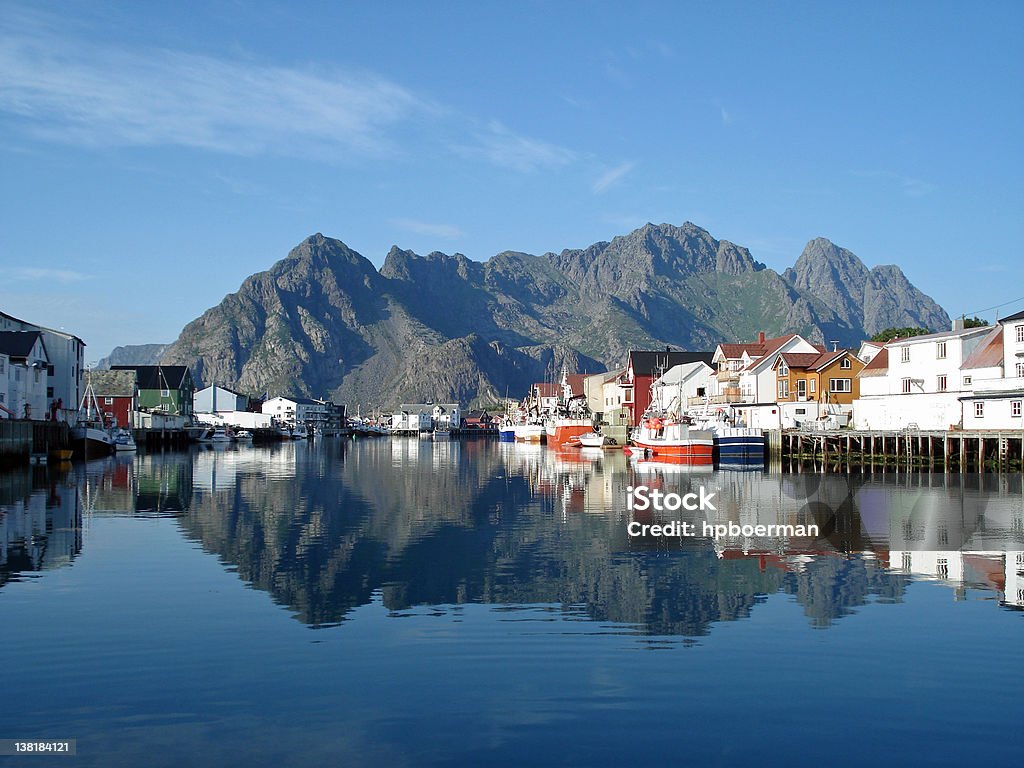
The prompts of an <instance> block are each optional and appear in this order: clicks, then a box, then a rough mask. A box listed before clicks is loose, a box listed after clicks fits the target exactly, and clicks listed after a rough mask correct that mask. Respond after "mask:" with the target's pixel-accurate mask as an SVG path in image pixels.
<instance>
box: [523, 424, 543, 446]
mask: <svg viewBox="0 0 1024 768" xmlns="http://www.w3.org/2000/svg"><path fill="white" fill-rule="evenodd" d="M515 436H516V442H517V443H542V442H544V440H545V438H546V437H547V435H546V434H545V432H544V425H543V424H517V425H516V427H515Z"/></svg>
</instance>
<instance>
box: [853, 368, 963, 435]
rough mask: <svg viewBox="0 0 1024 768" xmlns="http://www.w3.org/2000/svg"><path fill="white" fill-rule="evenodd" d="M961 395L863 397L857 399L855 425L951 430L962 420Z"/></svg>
mask: <svg viewBox="0 0 1024 768" xmlns="http://www.w3.org/2000/svg"><path fill="white" fill-rule="evenodd" d="M863 381H864V380H863V379H862V380H861V385H862V386H863ZM959 397H960V393H959V392H945V393H941V394H940V393H932V394H910V395H892V396H888V397H879V398H863V397H862V398H860V399H858V400H854V401H853V426H854V427H855V428H856V429H894V430H896V429H904V428H906V427H908V426H910V425H912V424H916V425H917V427H918V428H919V429H929V430H930V429H937V430H944V429H949V428H950V427H951V426H955V425H958V424H959V423H960V418H961V408H960V400H959Z"/></svg>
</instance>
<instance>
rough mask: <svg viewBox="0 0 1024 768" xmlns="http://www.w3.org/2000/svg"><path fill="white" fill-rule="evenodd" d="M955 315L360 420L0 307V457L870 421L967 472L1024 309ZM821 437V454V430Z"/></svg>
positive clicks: (1022, 353)
mask: <svg viewBox="0 0 1024 768" xmlns="http://www.w3.org/2000/svg"><path fill="white" fill-rule="evenodd" d="M968 325H969V324H965V322H964V321H963V320H962V319H958V320H955V321H954V322H953V323H952V327H951V328H950V329H949V330H944V331H940V332H936V333H926V334H923V335H916V336H907V337H905V338H899V337H897V338H893V339H891V340H889V341H884V342H883V341H877V342H876V341H864V342H863V343H861V344H860V346H859V348H857V349H841V348H838V347H837V346H836V345H833V346H832V348H829V347H827V346H824V345H821V344H815V343H813V342H811V341H809V340H808V339H805V338H804V337H802V336H801V335H799V334H796V333H789V334H784V335H781V336H777V337H774V338H767V337H766V335H765V334H764V333H759V334H757V337H756V338H753V339H750V340H748V341H723V342H722V343H719V344H718V345H717V346H716V347H715V349H713V350H709V351H701V352H691V351H677V350H673V349H671V348H665V349H659V350H633V351H630V352H629V353H628V354H627V355H626V358H625V359H624V360H623V361H622V366H621V367H620V368H618V369H616V370H612V371H606V372H600V373H592V374H587V373H569V372H567V371H562V372H560V374H557V375H553V376H552V377H551V380H550V381H547V382H537V383H535V384H534V385H533V386H532V387H531V388H530V391H529V392H528V394H527V395H526V397H525V398H524V399H523V400H522V401H520V402H511V401H510V402H507V403H505V404H504V406H503V408H498V409H492V410H490V411H483V410H477V411H466V412H463V410H462V407H461V405H460V404H458V403H432V402H427V403H406V404H402V405H399V406H398V407H397V408H394V409H389V410H388V411H375V412H374V413H372V414H368V415H366V416H364V415H363V414H361V413H358V412H357V413H356V414H352V413H349V412H348V409H347V408H346V406H345V405H344V404H341V403H335V402H331V401H330V400H326V399H313V398H305V397H297V396H293V395H290V394H275V395H273V396H270V394H269V393H266V394H265V395H264V397H263V398H254V397H251V396H249V395H246V394H243V393H240V392H236V391H234V390H233V389H231V388H230V387H227V386H221V385H218V384H215V383H211V384H210V385H209V386H206V387H204V388H201V389H198V390H197V389H196V386H195V383H194V381H193V378H192V374H191V372H190V370H189V369H188V368H187V367H185V366H176V365H115V366H112V368H111V370H86V366H85V358H84V351H85V343H84V342H83V341H82V339H80V338H79V337H77V336H75V335H74V334H73V333H70V332H68V331H65V330H54V329H52V328H47V327H44V326H40V325H35V324H33V323H30V322H27V321H24V320H20V319H18V318H15V317H12V316H10V315H6V314H3V313H0V460H3V461H5V462H11V461H19V460H29V459H30V458H31V457H39V456H42V455H46V454H47V453H48V452H49V453H51V454H52V453H53V451H54V450H55V449H56V451H57V452H59V453H60V458H68V457H69V456H70V455H71V453H70V452H71V451H72V450H75V449H78V450H79V451H82V450H83V448H84V450H85V451H86V452H88V450H89V448H88V447H87V446H91V447H92V453H91V454H90V455H96V452H97V451H98V452H100V453H102V452H103V451H104V450H109V452H113V451H114V450H116V449H117V448H119V447H122V448H128V447H129V446H130V448H132V449H134V448H135V446H136V444H137V443H144V444H146V445H154V444H178V443H184V442H187V441H189V440H198V441H233V440H240V439H241V440H246V439H252V440H256V441H257V442H258V441H261V440H276V439H292V438H305V437H314V436H331V435H349V434H352V435H364V436H368V435H383V434H399V435H410V434H413V435H415V434H419V435H429V436H432V437H434V438H435V439H439V438H446V437H448V436H450V435H455V434H459V433H462V434H474V433H476V434H497V433H498V432H499V431H501V432H502V433H503V436H504V435H505V434H506V433H507V435H508V438H509V439H520V440H543V439H545V438H546V439H547V440H548V442H551V441H552V440H555V441H557V444H558V445H579V444H580V442H579V441H580V440H582V441H583V444H585V445H590V444H591V443H587V442H586V441H587V439H588V438H589V439H591V440H596V441H597V442H596V443H593V444H594V445H596V446H602V445H604V446H605V447H608V446H629V445H632V446H633V448H634V449H636V448H637V447H638V446H639V447H640V448H641V450H642V451H646V452H647V453H649V454H657V453H659V452H660V453H661V454H662V455H666V456H669V455H672V456H675V457H677V458H679V457H682V458H687V457H689V458H694V459H699V458H703V456H704V454H703V452H702V450H703V449H702V445H703V443H705V442H706V444H707V451H708V454H707V458H708V459H709V460H710V456H711V454H710V451H711V446H714V449H715V451H718V450H719V449H720V446H721V450H723V451H724V446H725V444H726V443H727V442H728V440H727V438H728V436H729V435H732V436H734V437H735V438H736V439H737V440H739V441H740V442H743V441H744V440H754V441H755V442H756V443H757V444H758V445H759V446H761V447H759V448H757V449H756V450H759V451H761V455H762V456H763V451H764V447H763V446H764V445H765V443H764V442H763V441H765V440H766V439H767V440H768V442H769V444H770V441H771V436H772V435H775V440H776V441H777V442H785V443H786V445H788V446H789V447H790V450H792V451H796V450H803V449H802V448H801V447H800V446H804V445H806V443H805V442H797V443H794V442H793V436H794V435H796V436H806V435H819V434H820V435H822V436H825V435H828V436H830V437H831V438H832V439H833V440H835V441H836V442H834V445H838V446H841V445H843V440H844V435H845V445H846V448H847V450H850V447H851V445H855V446H857V447H858V448H859V450H860V452H861V454H862V456H863V455H866V453H867V451H868V450H869V448H868V443H867V442H865V441H866V440H867V439H868V438H866V437H865V435H870V451H871V453H872V455H873V454H874V453H875V450H876V446H877V450H878V452H879V453H880V454H884V453H886V452H887V451H892V450H896V451H903V450H904V448H905V449H906V450H908V451H909V450H912V444H913V441H914V439H916V440H917V446H918V450H919V452H920V453H921V454H927V455H929V456H931V457H932V459H933V461H934V459H935V454H936V452H937V451H938V452H939V453H948V452H950V451H951V450H953V449H951V448H950V439H951V437H952V439H953V440H955V441H957V446H958V448H957V449H956V450H959V452H960V457H961V465H960V466H961V468H964V467H965V465H964V463H963V459H964V456H965V455H966V453H967V452H968V451H973V452H974V453H973V456H974V460H975V466H977V467H978V468H981V467H982V465H983V464H984V463H985V462H986V461H987V460H988V459H989V458H990V457H991V458H994V459H996V460H997V461H999V462H1002V461H1003V460H1004V459H1005V461H1006V462H1007V463H1006V464H1005V466H1014V465H1016V466H1020V461H1021V459H1024V445H1022V443H1024V441H1022V439H1021V438H1022V435H1024V418H1022V403H1024V311H1022V312H1017V313H1016V314H1012V315H1010V316H1008V317H1005V318H1003V319H1001V320H999V321H997V322H996V323H995V324H994V325H992V326H975V327H967V326H968ZM673 428H674V429H675V432H673V431H672V430H673ZM716 430H717V431H716ZM972 435H987V436H989V446H990V447H989V448H986V447H985V445H984V441H982V442H981V443H979V444H978V445H979V447H974V446H975V444H974V441H973V439H971V440H968V439H966V436H972ZM901 436H903V443H900V442H899V440H900V437H901ZM908 436H909V437H908ZM887 438H890V439H891V440H895V441H896V442H887ZM799 439H800V440H802V438H799ZM879 439H880V440H881V442H878V440H879ZM922 439H925V440H926V441H927V447H924V445H925V444H924V443H922V442H921V441H922ZM851 441H852V442H851ZM936 441H938V442H936ZM818 444H819V443H814V445H818ZM937 445H938V448H937V447H936V446H937ZM794 446H796V447H794ZM820 446H821V448H822V450H827V443H826V441H825V440H824V437H823V438H822V440H821V442H820ZM748 448H749V446H748ZM627 450H628V447H627ZM1002 466H1004V464H1002V463H1000V467H1002Z"/></svg>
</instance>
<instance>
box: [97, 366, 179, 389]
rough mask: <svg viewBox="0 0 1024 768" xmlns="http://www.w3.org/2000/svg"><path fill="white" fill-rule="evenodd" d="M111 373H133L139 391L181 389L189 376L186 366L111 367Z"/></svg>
mask: <svg viewBox="0 0 1024 768" xmlns="http://www.w3.org/2000/svg"><path fill="white" fill-rule="evenodd" d="M110 370H112V371H135V375H136V377H137V378H138V381H139V389H140V390H142V389H181V388H182V384H183V383H184V381H185V377H186V376H189V378H191V374H189V370H188V366H187V365H112V366H110Z"/></svg>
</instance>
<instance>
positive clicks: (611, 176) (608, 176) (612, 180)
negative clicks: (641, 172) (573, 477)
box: [590, 161, 636, 195]
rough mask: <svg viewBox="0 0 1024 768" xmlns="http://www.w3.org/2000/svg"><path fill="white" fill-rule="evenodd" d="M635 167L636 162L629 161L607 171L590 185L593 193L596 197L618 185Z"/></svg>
mask: <svg viewBox="0 0 1024 768" xmlns="http://www.w3.org/2000/svg"><path fill="white" fill-rule="evenodd" d="M635 166H636V163H635V162H633V161H628V162H625V163H620V164H619V165H617V166H615V167H614V168H612V169H610V170H608V171H605V172H604V173H602V174H601V175H600V176H598V177H597V179H596V180H595V181H594V183H593V184H591V185H590V189H591V191H592V192H593V193H594V194H595V195H599V194H601V193H602V192H604V191H605V190H606V189H608V188H609V187H611V186H612V185H614V184H616V183H618V181H619V180H620V179H622V177H623V176H625V175H626V174H627V173H629V172H630V171H632V170H633V168H634V167H635Z"/></svg>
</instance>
